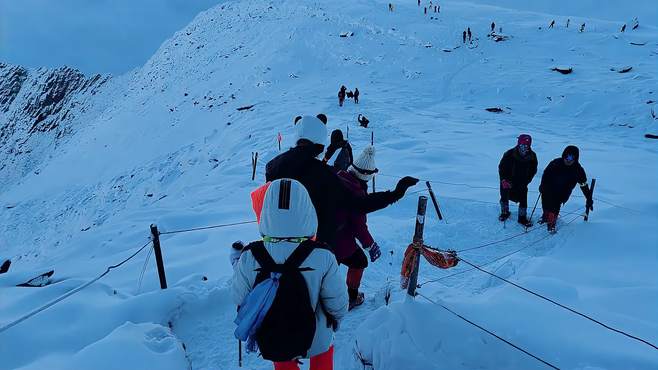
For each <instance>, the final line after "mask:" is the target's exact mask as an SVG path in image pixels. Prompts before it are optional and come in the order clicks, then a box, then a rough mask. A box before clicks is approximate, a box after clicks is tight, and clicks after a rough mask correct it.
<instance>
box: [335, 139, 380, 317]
mask: <svg viewBox="0 0 658 370" xmlns="http://www.w3.org/2000/svg"><path fill="white" fill-rule="evenodd" d="M377 171H378V170H377V167H376V166H375V147H373V146H367V147H366V148H365V149H364V150H363V152H362V153H361V155H359V157H358V158H357V159H356V160H354V163H352V165H351V166H350V167H349V169H348V170H347V171H340V172H339V173H338V177H340V179H341V180H342V181H343V184H344V185H345V187H346V188H347V189H349V190H350V191H351V192H352V193H354V195H355V196H364V195H366V194H367V193H368V182H369V181H370V180H372V178H373V176H375V174H376V173H377ZM336 218H337V220H336V224H337V225H338V234H337V236H336V249H335V254H336V259H337V260H338V263H339V264H343V265H345V266H347V267H348V270H347V279H346V283H347V294H348V297H349V308H348V310H351V309H353V308H354V307H357V306H359V305H361V304H362V303H363V300H364V295H363V293H362V292H359V287H360V285H361V278H362V276H363V271H364V270H365V268H366V267H368V258H367V257H366V255H365V253H363V249H365V250H366V251H368V254H369V256H370V262H375V261H376V260H377V259H378V258H379V257H380V256H381V251H380V249H379V245H377V243H376V242H375V240H374V238H373V237H372V235H371V234H370V231H369V230H368V224H367V217H366V214H365V213H362V212H357V211H354V210H350V209H339V210H338V212H337V213H336ZM357 240H358V242H359V243H360V245H361V246H360V247H359V245H358V244H357V243H356V241H357Z"/></svg>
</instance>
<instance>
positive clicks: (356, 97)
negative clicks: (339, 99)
mask: <svg viewBox="0 0 658 370" xmlns="http://www.w3.org/2000/svg"><path fill="white" fill-rule="evenodd" d="M360 94H361V93H360V92H359V89H358V88H355V89H354V103H356V104H359V95H360Z"/></svg>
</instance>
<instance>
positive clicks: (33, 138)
mask: <svg viewBox="0 0 658 370" xmlns="http://www.w3.org/2000/svg"><path fill="white" fill-rule="evenodd" d="M108 80H109V76H101V75H95V76H92V77H86V76H85V75H84V74H82V73H81V72H79V71H78V70H76V69H73V68H69V67H61V68H57V69H46V68H39V69H36V70H33V69H26V68H23V67H20V66H14V65H9V64H4V63H0V186H2V185H3V184H4V183H5V182H9V183H11V182H12V178H13V179H14V180H15V179H17V178H20V177H21V176H23V175H24V174H26V173H28V172H31V171H34V170H35V168H36V167H37V166H38V163H39V162H40V161H42V160H43V159H44V157H45V156H47V155H51V154H52V150H53V148H56V147H57V146H58V145H59V144H60V142H61V141H62V139H64V138H65V137H67V136H68V135H69V134H71V133H72V132H74V130H75V127H76V125H77V126H79V125H82V124H84V123H85V122H87V121H88V120H89V119H92V118H93V117H92V116H93V113H92V112H96V111H98V109H100V108H102V105H103V104H105V103H103V102H101V101H99V99H96V98H94V96H95V95H96V94H97V93H98V92H99V91H101V89H102V88H103V86H104V85H105V83H106V82H107V81H108ZM98 97H100V95H99V96H98ZM99 104H100V105H101V107H99V106H98V105H99ZM90 113H91V116H90Z"/></svg>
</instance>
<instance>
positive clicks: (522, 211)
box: [517, 207, 532, 227]
mask: <svg viewBox="0 0 658 370" xmlns="http://www.w3.org/2000/svg"><path fill="white" fill-rule="evenodd" d="M527 215H528V208H526V207H519V218H518V220H517V222H518V223H520V224H521V225H523V226H525V227H532V221H531V220H528V217H527Z"/></svg>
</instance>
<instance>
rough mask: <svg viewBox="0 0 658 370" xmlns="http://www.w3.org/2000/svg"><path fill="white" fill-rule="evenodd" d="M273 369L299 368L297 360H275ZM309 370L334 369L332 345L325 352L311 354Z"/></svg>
mask: <svg viewBox="0 0 658 370" xmlns="http://www.w3.org/2000/svg"><path fill="white" fill-rule="evenodd" d="M274 370H299V366H298V365H297V361H286V362H275V363H274ZM310 370H334V346H331V347H329V349H328V350H327V352H323V353H320V354H319V355H316V356H311V369H310Z"/></svg>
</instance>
